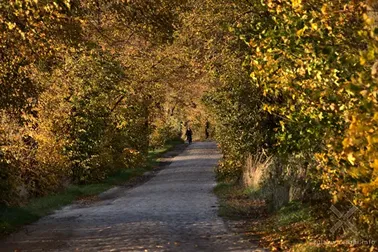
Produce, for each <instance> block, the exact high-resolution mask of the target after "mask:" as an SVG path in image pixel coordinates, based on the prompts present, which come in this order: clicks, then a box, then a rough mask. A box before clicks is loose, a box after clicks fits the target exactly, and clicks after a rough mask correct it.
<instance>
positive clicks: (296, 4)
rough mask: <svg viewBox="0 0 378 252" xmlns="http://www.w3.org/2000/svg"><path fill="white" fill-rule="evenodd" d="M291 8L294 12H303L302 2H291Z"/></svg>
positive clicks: (292, 0)
mask: <svg viewBox="0 0 378 252" xmlns="http://www.w3.org/2000/svg"><path fill="white" fill-rule="evenodd" d="M291 6H292V7H293V9H294V10H297V11H298V10H301V9H302V7H303V6H302V0H291Z"/></svg>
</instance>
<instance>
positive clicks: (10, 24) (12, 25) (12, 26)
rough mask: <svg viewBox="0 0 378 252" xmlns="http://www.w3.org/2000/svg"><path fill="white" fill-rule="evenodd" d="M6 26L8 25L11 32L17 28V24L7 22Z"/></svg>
mask: <svg viewBox="0 0 378 252" xmlns="http://www.w3.org/2000/svg"><path fill="white" fill-rule="evenodd" d="M6 24H7V26H8V29H9V30H13V29H14V28H15V27H16V24H15V23H11V22H6Z"/></svg>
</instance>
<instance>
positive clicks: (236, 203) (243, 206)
mask: <svg viewBox="0 0 378 252" xmlns="http://www.w3.org/2000/svg"><path fill="white" fill-rule="evenodd" d="M214 193H215V194H216V195H217V196H218V198H219V203H220V206H219V213H218V214H219V215H220V216H222V217H224V218H227V219H231V220H238V219H255V218H259V217H262V216H264V215H266V205H265V202H264V201H263V200H261V199H259V198H255V197H253V194H252V193H251V192H250V191H249V190H247V189H245V188H243V187H242V186H239V185H238V184H237V183H235V182H230V183H226V182H220V183H218V184H217V186H216V187H215V188H214Z"/></svg>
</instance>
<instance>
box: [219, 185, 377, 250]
mask: <svg viewBox="0 0 378 252" xmlns="http://www.w3.org/2000/svg"><path fill="white" fill-rule="evenodd" d="M214 192H215V194H216V195H217V196H218V198H219V201H220V208H219V215H220V216H222V217H224V218H227V219H230V220H245V221H246V223H247V224H246V225H245V227H243V230H241V231H240V232H243V234H245V235H246V236H247V237H250V238H251V240H256V237H258V239H259V240H260V246H261V247H265V248H268V249H269V250H271V251H295V252H297V251H298V252H299V251H310V252H317V251H375V250H374V249H376V247H375V248H374V247H373V248H372V246H371V244H353V243H352V242H356V241H357V242H369V241H364V240H362V239H357V238H352V237H349V238H348V237H346V236H333V235H332V234H331V232H330V230H331V228H332V224H335V223H333V222H331V221H330V216H332V213H331V212H330V211H329V204H328V203H324V204H322V203H317V204H303V203H300V202H292V203H290V204H288V205H286V206H285V207H283V208H281V209H280V210H279V211H276V212H269V211H268V209H269V207H268V206H266V204H265V201H264V200H263V199H262V197H261V194H259V192H258V191H254V190H250V189H246V188H243V187H242V186H240V185H238V184H236V183H223V182H219V184H218V185H217V186H216V187H215V189H214ZM373 242H374V241H373ZM373 245H374V244H373ZM375 246H377V245H375ZM372 249H373V250H372Z"/></svg>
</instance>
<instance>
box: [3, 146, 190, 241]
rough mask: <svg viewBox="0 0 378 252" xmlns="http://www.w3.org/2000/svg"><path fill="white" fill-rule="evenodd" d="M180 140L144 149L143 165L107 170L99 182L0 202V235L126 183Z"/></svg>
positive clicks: (157, 160) (152, 165)
mask: <svg viewBox="0 0 378 252" xmlns="http://www.w3.org/2000/svg"><path fill="white" fill-rule="evenodd" d="M181 144H183V141H182V140H181V139H177V140H171V141H168V142H167V143H166V144H165V145H164V146H162V147H160V148H158V149H155V150H151V151H149V153H148V162H147V165H146V166H145V167H141V168H133V169H121V170H119V171H117V172H115V173H114V174H111V175H110V176H109V177H108V178H107V179H105V180H104V181H102V182H101V183H95V184H88V185H69V186H67V187H66V188H64V189H62V190H61V191H58V192H56V193H52V194H49V195H47V196H43V197H39V198H34V199H32V200H30V201H29V202H28V203H26V204H25V205H23V206H13V207H12V206H11V207H9V206H2V207H1V208H0V236H4V235H7V234H9V233H11V232H14V231H16V230H18V229H19V228H21V227H22V226H24V225H27V224H30V223H32V222H34V221H37V220H38V219H40V218H41V217H44V216H46V215H48V214H51V213H53V212H54V211H55V210H58V209H60V208H62V207H64V206H66V205H69V204H71V203H75V202H76V203H84V204H85V203H86V202H92V201H95V200H97V196H98V195H99V194H100V193H102V192H105V191H106V190H108V189H110V188H112V187H115V186H124V185H128V183H130V182H131V180H133V179H134V180H137V179H138V178H139V177H141V176H143V174H144V173H146V172H150V171H153V170H154V169H156V167H157V166H158V164H159V158H160V157H161V156H162V155H163V154H165V153H166V152H168V151H170V150H173V149H174V148H175V147H176V146H178V145H181Z"/></svg>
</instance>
